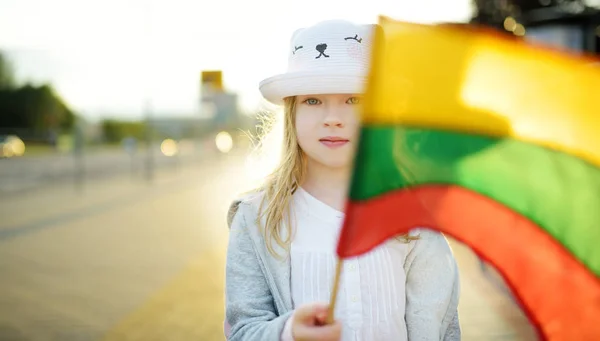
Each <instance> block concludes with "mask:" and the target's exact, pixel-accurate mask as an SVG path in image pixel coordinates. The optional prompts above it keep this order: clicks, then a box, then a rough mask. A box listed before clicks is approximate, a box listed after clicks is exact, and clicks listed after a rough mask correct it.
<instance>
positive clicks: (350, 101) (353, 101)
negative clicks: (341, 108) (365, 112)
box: [346, 97, 360, 104]
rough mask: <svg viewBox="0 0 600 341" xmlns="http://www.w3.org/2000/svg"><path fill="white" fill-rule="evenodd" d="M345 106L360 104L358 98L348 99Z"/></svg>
mask: <svg viewBox="0 0 600 341" xmlns="http://www.w3.org/2000/svg"><path fill="white" fill-rule="evenodd" d="M346 103H347V104H358V103H360V98H358V97H350V98H348V100H347V101H346Z"/></svg>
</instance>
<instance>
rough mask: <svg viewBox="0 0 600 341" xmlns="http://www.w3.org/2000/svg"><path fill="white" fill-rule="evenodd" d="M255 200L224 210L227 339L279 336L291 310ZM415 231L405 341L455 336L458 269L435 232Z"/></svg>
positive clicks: (285, 270) (283, 268)
mask: <svg viewBox="0 0 600 341" xmlns="http://www.w3.org/2000/svg"><path fill="white" fill-rule="evenodd" d="M259 203H260V195H259V194H255V195H250V196H248V197H246V198H244V199H242V200H236V201H234V202H233V203H232V204H231V206H230V209H229V213H228V219H227V223H228V225H229V230H230V232H229V245H228V250H227V264H226V274H225V281H226V285H225V304H226V307H225V335H226V337H227V340H231V341H241V340H243V341H254V340H256V341H279V340H280V336H281V332H282V331H283V327H284V325H285V322H286V320H287V319H288V318H289V316H290V315H291V314H292V312H293V306H292V294H291V284H290V261H289V257H286V258H284V259H277V258H275V257H272V256H271V255H270V253H269V252H268V250H267V247H266V243H265V241H264V238H263V236H262V234H261V233H260V231H259V228H258V226H257V224H256V219H257V215H258V205H259ZM419 236H420V238H419V239H418V240H417V241H411V242H410V244H412V245H410V246H409V252H408V255H407V257H406V260H405V262H404V270H405V272H406V278H407V279H406V313H405V322H406V327H407V331H408V340H409V341H425V340H427V341H429V340H431V341H433V340H442V341H455V340H460V335H461V333H460V326H459V321H458V311H457V308H458V300H459V292H460V288H459V273H458V268H457V265H456V262H455V260H454V257H453V256H452V251H451V250H450V247H449V245H448V242H447V241H446V239H445V238H444V237H443V235H441V234H439V233H437V232H433V231H430V230H420V233H419ZM284 237H285V236H284ZM274 244H275V243H274ZM273 246H274V248H275V250H276V251H277V252H278V253H279V254H282V255H285V254H286V253H285V252H284V250H283V249H280V248H278V247H277V246H276V244H275V245H273Z"/></svg>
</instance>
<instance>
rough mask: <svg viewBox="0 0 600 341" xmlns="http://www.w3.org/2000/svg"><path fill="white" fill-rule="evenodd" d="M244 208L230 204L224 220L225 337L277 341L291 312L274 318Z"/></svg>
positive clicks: (249, 221) (229, 338) (233, 340)
mask: <svg viewBox="0 0 600 341" xmlns="http://www.w3.org/2000/svg"><path fill="white" fill-rule="evenodd" d="M245 206H246V205H245V204H244V203H243V202H242V203H239V202H237V203H234V204H233V205H232V209H231V210H230V214H229V217H228V224H229V226H230V230H229V245H228V248H227V264H226V271H225V321H224V331H225V337H226V339H227V340H229V341H241V340H244V341H245V340H261V341H263V340H264V341H279V340H280V338H281V336H282V332H283V329H284V326H285V323H286V321H287V320H288V318H289V317H290V316H291V314H292V312H289V313H286V314H283V315H281V316H278V314H277V311H276V309H275V304H274V302H273V296H272V294H271V291H270V289H269V286H268V284H267V280H266V278H265V274H264V271H263V269H262V266H261V263H260V261H259V258H258V255H257V252H256V249H255V246H254V243H253V241H252V239H251V237H250V236H249V233H248V224H249V223H250V224H251V223H252V221H251V219H248V218H247V217H246V216H245V208H246V207H245Z"/></svg>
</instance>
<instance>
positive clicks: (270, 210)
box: [252, 97, 418, 257]
mask: <svg viewBox="0 0 600 341" xmlns="http://www.w3.org/2000/svg"><path fill="white" fill-rule="evenodd" d="M261 118H262V120H263V124H264V125H265V126H266V127H267V131H265V132H263V133H266V134H269V133H272V132H273V129H274V118H273V116H263V117H261ZM282 119H283V122H282V123H283V127H282V136H281V137H282V139H283V141H280V142H282V144H281V150H280V151H279V154H280V155H279V157H280V159H279V162H278V163H277V165H276V166H275V169H274V170H273V171H272V172H270V173H269V174H268V175H267V176H266V177H265V178H264V180H263V181H262V183H261V184H260V185H259V186H258V188H256V189H254V190H252V192H262V193H263V197H262V200H261V203H260V206H259V213H258V217H257V221H256V224H257V225H258V226H259V228H260V229H261V232H262V233H263V237H264V239H265V243H266V246H267V250H268V251H269V252H270V253H271V255H273V256H274V257H279V256H281V255H278V254H277V253H276V252H275V248H274V244H273V242H275V243H276V244H277V245H278V246H279V247H281V248H283V249H284V250H285V251H286V253H287V252H289V248H290V244H291V239H292V222H293V219H292V218H291V214H290V203H291V199H292V195H293V194H294V192H295V191H296V189H298V187H299V186H300V184H302V182H303V180H304V177H305V175H306V156H305V154H304V152H303V151H302V149H301V147H300V145H299V144H298V139H297V136H296V125H295V120H296V97H287V98H285V99H284V105H283V115H282ZM266 134H265V135H263V136H262V138H263V139H264V138H265V136H266ZM278 142H279V141H278ZM264 143H265V142H264V141H262V142H261V143H260V144H259V148H260V147H265V145H264ZM269 143H277V142H275V141H269ZM263 222H264V223H263ZM284 222H285V224H284ZM283 229H285V230H283ZM282 232H285V233H282ZM283 235H285V238H284V237H283ZM395 239H397V240H398V241H401V242H405V243H406V242H410V241H411V240H415V239H418V237H413V236H410V235H408V234H405V235H401V236H397V237H396V238H395Z"/></svg>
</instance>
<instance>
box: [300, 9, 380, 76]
mask: <svg viewBox="0 0 600 341" xmlns="http://www.w3.org/2000/svg"><path fill="white" fill-rule="evenodd" d="M370 38H371V32H370V31H369V30H368V27H367V26H358V25H355V24H352V23H350V22H346V21H342V20H329V21H324V22H321V23H319V24H317V25H315V26H312V27H309V28H303V29H299V30H296V32H294V34H293V35H292V42H291V47H290V54H289V64H288V66H289V71H292V72H293V71H295V70H297V69H299V68H302V67H306V66H307V65H306V63H308V62H311V61H321V62H322V64H324V65H326V63H327V60H328V59H331V58H337V59H338V62H340V61H344V60H350V61H354V62H356V63H361V62H366V57H367V56H366V52H367V51H368V49H369V43H370V41H369V40H370ZM313 66H315V65H313Z"/></svg>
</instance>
